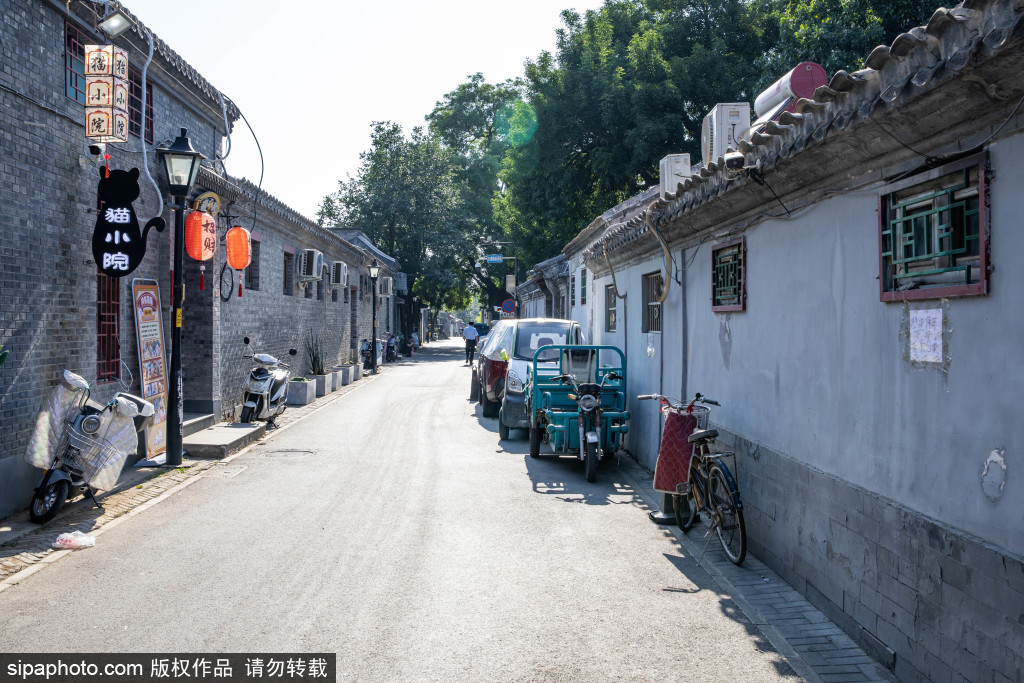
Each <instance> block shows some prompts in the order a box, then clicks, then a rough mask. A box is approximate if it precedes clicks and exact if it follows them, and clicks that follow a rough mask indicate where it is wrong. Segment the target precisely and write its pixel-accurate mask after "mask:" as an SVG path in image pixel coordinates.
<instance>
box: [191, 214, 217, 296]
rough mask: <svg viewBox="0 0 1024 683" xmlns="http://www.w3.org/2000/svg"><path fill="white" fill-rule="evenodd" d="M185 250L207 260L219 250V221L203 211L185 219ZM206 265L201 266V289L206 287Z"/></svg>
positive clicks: (199, 258) (194, 256)
mask: <svg viewBox="0 0 1024 683" xmlns="http://www.w3.org/2000/svg"><path fill="white" fill-rule="evenodd" d="M185 251H187V252H188V255H189V256H191V257H192V258H194V259H195V260H196V261H207V260H209V259H211V258H213V255H214V253H215V252H216V251H217V221H216V220H214V218H213V216H211V215H210V214H208V213H205V212H203V211H193V212H192V213H190V214H189V215H188V218H187V219H185ZM205 271H206V266H199V289H206V274H205Z"/></svg>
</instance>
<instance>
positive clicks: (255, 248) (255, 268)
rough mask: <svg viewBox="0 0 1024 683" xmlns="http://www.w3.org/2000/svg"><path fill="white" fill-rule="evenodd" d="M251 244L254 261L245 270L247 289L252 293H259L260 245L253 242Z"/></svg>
mask: <svg viewBox="0 0 1024 683" xmlns="http://www.w3.org/2000/svg"><path fill="white" fill-rule="evenodd" d="M249 244H251V245H252V260H251V261H250V262H249V266H248V267H247V268H246V269H245V288H246V289H248V290H250V291H258V290H259V288H260V243H259V242H257V241H256V240H252V241H250V242H249Z"/></svg>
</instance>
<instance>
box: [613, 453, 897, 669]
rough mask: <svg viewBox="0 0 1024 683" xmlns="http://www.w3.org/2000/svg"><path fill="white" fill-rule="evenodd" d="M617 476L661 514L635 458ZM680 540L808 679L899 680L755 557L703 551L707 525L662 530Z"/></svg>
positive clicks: (712, 547) (715, 547)
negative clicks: (738, 558) (736, 560)
mask: <svg viewBox="0 0 1024 683" xmlns="http://www.w3.org/2000/svg"><path fill="white" fill-rule="evenodd" d="M618 472H619V473H621V474H623V475H624V476H625V478H626V479H627V481H629V483H630V484H632V486H633V488H634V490H635V491H636V492H637V493H638V495H639V496H640V497H641V498H642V499H643V500H644V502H645V503H646V504H647V506H648V507H649V508H650V509H651V510H658V509H659V506H658V505H657V503H656V502H655V501H657V500H658V499H659V498H660V497H661V494H660V493H657V492H655V491H654V489H653V488H652V485H653V479H654V477H653V475H652V474H651V473H650V472H648V471H647V470H645V469H643V468H642V467H641V466H640V465H639V464H637V463H636V462H635V461H634V460H631V459H629V458H622V460H621V464H620V466H619V469H618ZM661 528H662V529H665V530H666V531H668V532H670V533H671V534H673V535H674V536H675V537H676V539H677V540H678V541H679V544H680V546H681V547H682V550H683V552H684V555H685V556H686V557H688V558H689V559H690V560H692V562H693V563H694V564H693V565H692V566H693V570H694V571H701V570H703V571H706V572H707V573H708V574H710V575H711V577H712V578H713V579H714V580H715V581H716V582H717V583H718V585H719V587H720V588H721V590H722V593H723V594H725V595H727V596H728V597H730V598H731V599H732V600H733V602H735V603H736V605H737V606H738V607H739V608H740V610H741V611H742V612H743V613H744V614H745V615H746V616H747V618H748V619H750V621H751V622H753V623H754V624H755V625H756V626H757V627H758V628H759V629H761V632H762V633H764V635H765V637H766V638H767V639H768V640H769V641H770V642H771V643H772V645H774V646H775V648H776V649H777V650H778V651H779V653H780V654H782V655H783V656H784V657H786V659H787V660H788V661H789V663H790V665H791V666H792V667H793V669H794V670H795V671H796V672H797V674H799V675H800V676H801V677H802V678H804V679H805V680H808V681H823V682H825V683H833V682H835V683H840V682H845V681H850V682H855V683H875V682H881V681H895V680H896V678H895V677H894V676H893V675H892V673H891V672H890V671H888V670H887V669H886V668H885V667H883V666H882V665H881V664H879V663H878V662H876V661H875V660H874V659H872V658H871V657H870V656H869V655H868V654H867V653H865V652H864V651H863V650H862V649H861V648H860V647H859V646H858V645H857V644H856V643H855V642H854V641H853V639H851V638H850V637H849V636H848V635H846V633H844V632H843V630H842V629H840V628H839V627H838V626H836V625H835V624H833V623H832V622H831V621H829V619H828V617H826V616H825V615H824V614H823V613H822V612H820V611H819V610H818V609H817V608H816V607H814V605H812V604H811V603H810V602H808V601H807V600H806V599H805V598H804V597H803V596H802V595H800V593H798V592H797V591H796V589H794V588H793V587H792V586H790V585H789V584H788V583H786V582H785V581H784V580H782V579H781V578H780V577H779V576H778V575H777V574H775V572H773V571H772V570H771V569H769V568H768V567H767V565H765V564H764V563H763V562H761V561H760V560H758V559H757V558H756V557H754V556H753V555H751V554H750V553H749V552H748V553H747V558H746V559H745V560H744V561H743V566H741V567H737V566H736V565H734V564H733V563H732V562H730V561H729V560H728V558H726V556H725V553H724V552H723V551H722V548H721V546H720V545H719V544H718V543H717V541H716V540H713V541H712V542H711V543H710V544H708V546H707V552H705V553H704V557H703V559H702V560H701V563H700V568H698V567H697V566H696V562H697V560H698V558H700V557H701V553H702V552H703V551H704V546H705V544H706V543H707V539H706V538H705V536H704V534H705V532H707V530H708V529H707V526H706V525H705V524H704V523H703V521H701V522H698V523H697V524H696V525H695V526H694V527H693V528H692V529H690V531H689V532H688V533H687V534H684V533H683V532H682V531H680V530H679V528H678V527H676V526H675V525H674V524H673V525H671V526H667V525H666V526H662V527H661Z"/></svg>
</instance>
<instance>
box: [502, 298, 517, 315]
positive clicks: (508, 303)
mask: <svg viewBox="0 0 1024 683" xmlns="http://www.w3.org/2000/svg"><path fill="white" fill-rule="evenodd" d="M501 310H503V311H505V312H506V313H514V312H515V310H516V302H515V300H514V299H505V300H504V301H502V302H501Z"/></svg>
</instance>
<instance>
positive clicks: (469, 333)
mask: <svg viewBox="0 0 1024 683" xmlns="http://www.w3.org/2000/svg"><path fill="white" fill-rule="evenodd" d="M462 338H463V339H465V340H466V365H469V364H471V363H472V362H473V351H475V350H476V340H477V339H479V338H480V333H479V332H477V331H476V328H475V327H474V326H473V325H466V327H465V328H464V329H463V330H462Z"/></svg>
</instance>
